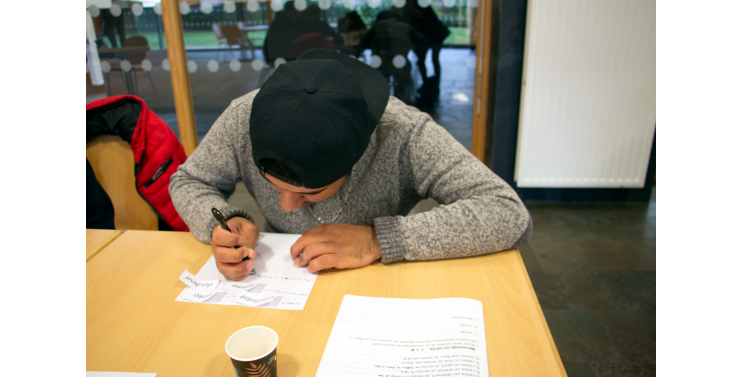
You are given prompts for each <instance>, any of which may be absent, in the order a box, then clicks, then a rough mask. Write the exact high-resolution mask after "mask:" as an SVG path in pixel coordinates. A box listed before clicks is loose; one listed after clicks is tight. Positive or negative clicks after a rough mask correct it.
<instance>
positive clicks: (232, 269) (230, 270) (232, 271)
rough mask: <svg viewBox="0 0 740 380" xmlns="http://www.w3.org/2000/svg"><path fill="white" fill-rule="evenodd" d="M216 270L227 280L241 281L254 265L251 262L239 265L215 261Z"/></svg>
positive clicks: (243, 262)
mask: <svg viewBox="0 0 740 380" xmlns="http://www.w3.org/2000/svg"><path fill="white" fill-rule="evenodd" d="M216 268H218V271H219V272H221V274H223V275H224V277H226V278H227V279H229V280H234V281H241V280H243V279H245V278H246V277H247V275H249V272H250V271H251V270H252V269H253V268H254V263H253V262H252V261H251V260H248V261H242V262H239V263H224V262H220V261H218V260H216Z"/></svg>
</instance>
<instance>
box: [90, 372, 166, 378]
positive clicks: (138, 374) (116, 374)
mask: <svg viewBox="0 0 740 380" xmlns="http://www.w3.org/2000/svg"><path fill="white" fill-rule="evenodd" d="M156 376H157V374H156V373H144V372H101V371H86V372H85V377H156Z"/></svg>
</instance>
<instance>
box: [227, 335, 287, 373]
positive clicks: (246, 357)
mask: <svg viewBox="0 0 740 380" xmlns="http://www.w3.org/2000/svg"><path fill="white" fill-rule="evenodd" d="M277 345H278V335H277V333H276V332H275V331H273V330H272V329H271V328H269V327H264V326H251V327H246V328H243V329H241V330H239V331H237V332H235V333H233V334H231V336H230V337H229V340H227V341H226V354H227V355H229V357H230V358H231V364H232V365H233V366H234V371H235V372H236V375H237V376H239V377H277Z"/></svg>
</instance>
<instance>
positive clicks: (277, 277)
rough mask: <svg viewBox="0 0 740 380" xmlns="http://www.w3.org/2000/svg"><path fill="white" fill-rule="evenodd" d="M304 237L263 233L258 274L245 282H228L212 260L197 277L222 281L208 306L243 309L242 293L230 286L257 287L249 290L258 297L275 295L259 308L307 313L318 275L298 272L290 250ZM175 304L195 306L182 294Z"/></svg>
mask: <svg viewBox="0 0 740 380" xmlns="http://www.w3.org/2000/svg"><path fill="white" fill-rule="evenodd" d="M299 237H301V235H295V234H274V233H260V237H259V240H257V244H256V245H255V251H257V257H256V258H255V259H254V260H253V261H254V266H255V268H256V271H257V274H250V275H249V276H247V278H245V279H244V280H241V281H238V282H237V281H230V280H227V279H226V278H225V277H224V276H223V275H222V274H221V273H220V272H219V271H218V268H216V260H215V259H214V258H213V256H211V258H210V259H208V261H207V262H206V263H205V264H204V265H203V268H201V269H200V271H199V272H198V274H197V276H196V277H197V278H198V279H200V280H204V281H208V280H219V281H221V283H220V284H219V285H218V287H217V288H216V294H215V295H214V296H213V297H211V298H209V299H208V300H206V301H204V302H203V303H207V304H219V305H239V306H246V305H242V304H240V303H238V302H237V297H238V296H239V293H240V292H241V290H229V289H228V287H229V286H230V285H229V284H234V283H236V284H253V283H256V285H255V286H254V287H253V288H251V289H249V290H247V292H249V293H252V294H254V295H258V294H260V295H274V296H275V298H274V299H273V300H272V301H271V302H270V303H268V304H265V305H260V306H258V307H265V308H271V309H287V310H303V307H304V306H306V301H308V296H309V294H311V289H313V284H314V283H315V282H316V277H317V275H316V274H315V273H314V274H311V273H308V269H306V268H305V267H304V268H296V267H295V265H294V264H293V259H291V257H290V247H291V246H292V245H293V243H295V241H296V240H298V238H299ZM175 301H183V302H193V301H189V300H187V299H185V298H184V297H183V295H182V293H181V294H180V295H179V296H177V298H176V299H175Z"/></svg>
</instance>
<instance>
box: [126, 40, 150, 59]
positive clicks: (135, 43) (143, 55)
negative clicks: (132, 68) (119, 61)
mask: <svg viewBox="0 0 740 380" xmlns="http://www.w3.org/2000/svg"><path fill="white" fill-rule="evenodd" d="M140 46H149V40H147V39H146V37H142V36H131V37H128V38H126V40H124V41H123V47H140ZM144 58H146V53H139V54H129V56H128V60H129V62H131V64H132V65H140V64H141V61H143V60H144Z"/></svg>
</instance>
